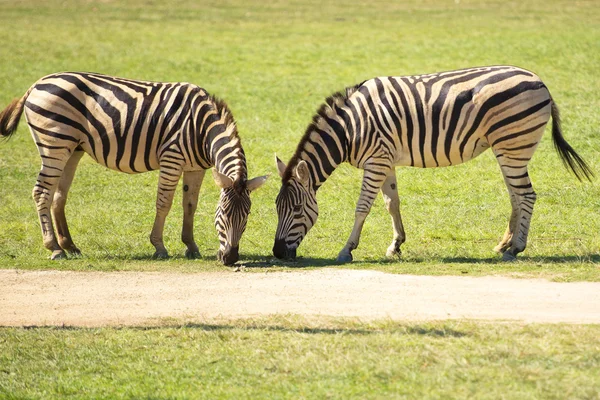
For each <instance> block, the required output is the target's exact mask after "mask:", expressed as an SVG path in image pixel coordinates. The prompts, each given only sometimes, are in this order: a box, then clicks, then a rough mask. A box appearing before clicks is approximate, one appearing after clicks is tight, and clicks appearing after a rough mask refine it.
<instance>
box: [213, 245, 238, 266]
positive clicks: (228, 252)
mask: <svg viewBox="0 0 600 400" xmlns="http://www.w3.org/2000/svg"><path fill="white" fill-rule="evenodd" d="M217 258H218V259H219V260H220V261H221V262H222V263H223V264H225V265H231V264H234V263H235V262H236V261H237V260H239V259H240V253H239V247H238V246H236V247H231V246H230V245H228V244H227V245H225V249H224V250H223V251H221V250H219V253H218V254H217Z"/></svg>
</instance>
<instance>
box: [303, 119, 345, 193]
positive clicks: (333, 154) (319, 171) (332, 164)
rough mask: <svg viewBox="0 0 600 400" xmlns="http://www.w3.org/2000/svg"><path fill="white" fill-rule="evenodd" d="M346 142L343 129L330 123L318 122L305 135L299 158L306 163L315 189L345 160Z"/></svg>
mask: <svg viewBox="0 0 600 400" xmlns="http://www.w3.org/2000/svg"><path fill="white" fill-rule="evenodd" d="M347 142H348V141H347V138H346V134H345V130H341V131H340V130H338V129H333V127H332V126H331V124H327V126H326V127H323V126H322V124H318V125H317V126H315V127H314V128H313V129H312V132H310V133H309V134H308V135H307V137H306V141H305V142H304V146H303V149H302V151H301V152H300V155H299V159H300V160H304V161H306V163H307V164H308V169H309V171H310V181H311V182H310V184H311V185H312V187H313V189H314V190H315V191H317V190H318V189H319V188H320V187H321V185H322V184H323V183H325V181H326V180H327V179H328V178H329V176H331V174H332V173H333V171H335V169H336V168H337V167H338V166H339V165H340V164H341V163H343V162H344V161H346V154H347V145H346V144H347Z"/></svg>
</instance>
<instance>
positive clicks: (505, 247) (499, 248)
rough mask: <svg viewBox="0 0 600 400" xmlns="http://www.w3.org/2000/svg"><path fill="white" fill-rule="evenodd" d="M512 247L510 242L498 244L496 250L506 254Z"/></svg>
mask: <svg viewBox="0 0 600 400" xmlns="http://www.w3.org/2000/svg"><path fill="white" fill-rule="evenodd" d="M509 248H510V243H506V244H502V243H500V244H498V246H496V247H494V251H495V252H496V253H498V254H504V253H505V252H506V250H508V249H509Z"/></svg>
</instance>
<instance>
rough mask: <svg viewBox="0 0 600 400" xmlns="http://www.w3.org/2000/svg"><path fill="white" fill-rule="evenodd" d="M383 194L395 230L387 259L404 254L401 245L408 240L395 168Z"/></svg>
mask: <svg viewBox="0 0 600 400" xmlns="http://www.w3.org/2000/svg"><path fill="white" fill-rule="evenodd" d="M381 194H382V195H383V201H384V203H385V208H386V209H387V211H388V213H389V214H390V215H391V217H392V226H393V228H394V239H393V240H392V244H390V247H388V249H387V252H386V253H385V255H386V256H387V257H396V256H400V255H401V254H402V252H401V251H400V245H402V243H404V241H405V240H406V234H405V233H404V226H403V225H402V217H401V216H400V199H399V198H398V185H397V183H396V170H395V169H394V168H392V172H391V173H390V174H389V175H388V176H387V178H386V180H385V182H383V186H382V187H381Z"/></svg>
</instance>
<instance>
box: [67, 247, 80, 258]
mask: <svg viewBox="0 0 600 400" xmlns="http://www.w3.org/2000/svg"><path fill="white" fill-rule="evenodd" d="M67 251H68V252H69V254H70V255H72V256H73V257H81V250H79V249H78V248H77V247H75V246H73V248H72V249H71V250H67Z"/></svg>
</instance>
